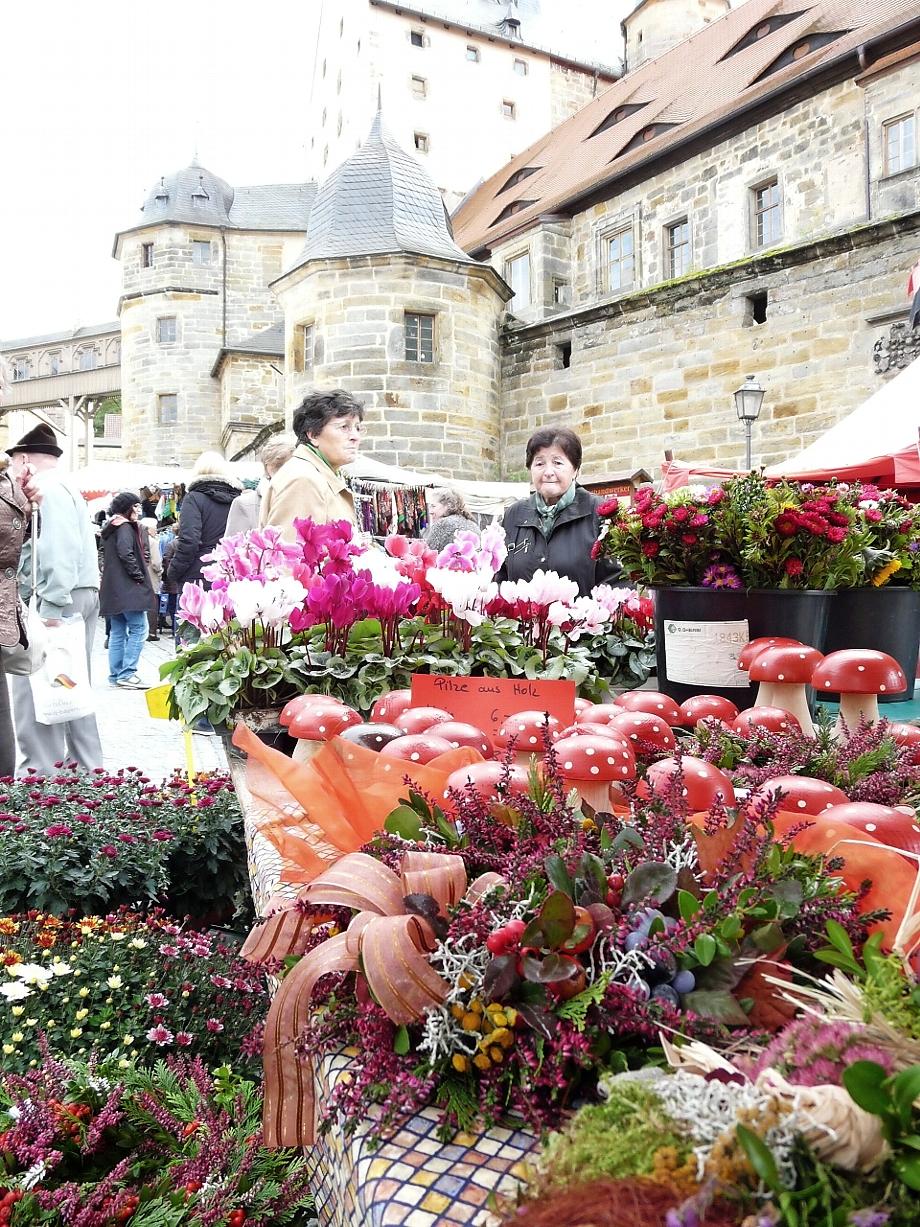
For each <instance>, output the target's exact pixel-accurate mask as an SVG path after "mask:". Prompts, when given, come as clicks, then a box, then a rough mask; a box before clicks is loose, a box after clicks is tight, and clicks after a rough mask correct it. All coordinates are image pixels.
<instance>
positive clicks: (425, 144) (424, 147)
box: [412, 132, 431, 153]
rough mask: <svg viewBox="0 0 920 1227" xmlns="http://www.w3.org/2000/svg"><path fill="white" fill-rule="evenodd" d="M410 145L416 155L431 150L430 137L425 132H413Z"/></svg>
mask: <svg viewBox="0 0 920 1227" xmlns="http://www.w3.org/2000/svg"><path fill="white" fill-rule="evenodd" d="M412 143H413V145H414V146H415V149H416V152H418V153H428V152H429V150H430V149H431V137H430V136H429V135H428V133H427V132H413V133H412Z"/></svg>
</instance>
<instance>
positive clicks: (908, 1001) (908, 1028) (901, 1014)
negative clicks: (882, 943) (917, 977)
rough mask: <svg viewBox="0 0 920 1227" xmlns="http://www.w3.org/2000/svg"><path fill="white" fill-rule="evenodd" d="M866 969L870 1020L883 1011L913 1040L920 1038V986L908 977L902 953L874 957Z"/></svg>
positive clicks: (866, 992)
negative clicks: (902, 961) (899, 955)
mask: <svg viewBox="0 0 920 1227" xmlns="http://www.w3.org/2000/svg"><path fill="white" fill-rule="evenodd" d="M866 970H867V972H868V974H867V976H866V982H865V984H864V985H863V997H864V999H865V1003H866V1021H867V1022H868V1021H869V1019H870V1018H871V1017H872V1015H873V1014H881V1015H883V1017H885V1018H887V1019H888V1021H889V1022H890V1023H891V1024H892V1026H894V1027H896V1028H897V1029H898V1030H899V1031H901V1032H903V1033H904V1034H905V1035H909V1036H910V1038H911V1039H912V1040H920V988H917V987H916V986H915V985H914V984H913V983H912V982H911V981H910V980H908V978H907V976H906V975H905V974H904V967H903V964H902V963H901V960H900V959H899V958H898V956H897V955H896V954H890V955H888V957H887V958H876V959H873V960H872V961H871V963H868V964H867V969H866Z"/></svg>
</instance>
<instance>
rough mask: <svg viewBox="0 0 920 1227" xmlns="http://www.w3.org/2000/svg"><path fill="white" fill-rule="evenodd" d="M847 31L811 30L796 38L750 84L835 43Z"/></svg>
mask: <svg viewBox="0 0 920 1227" xmlns="http://www.w3.org/2000/svg"><path fill="white" fill-rule="evenodd" d="M848 33H849V31H848V30H831V31H829V32H828V33H826V34H822V33H819V32H818V31H813V32H812V33H811V34H808V35H806V36H805V37H804V38H800V39H797V40H796V42H794V43H793V44H792V46H791V47H787V48H786V50H785V51H784V52H783V53H782V55H779V56H777V57H776V59H775V60H774V61H773V63H772V64H770V65H769V66H768V67H767V68H765V69H764V70H763V72H762V73H761V74H760V76H759V77H757V78H755V81H753V82H752V83H751V84H756V82H757V81H763V79H764V78H765V77H770V76H772V75H773V73H775V72H779V71H780V69H782V68H788V67H789V65H790V64H796V63H798V61H799V60H804V59H805V57H806V56H808V55H811V54H812V52H814V51H819V50H820V49H821V48H822V47H826V46H828V44H830V43H835V42H836V41H837V39H838V38H843V36H844V35H845V34H848Z"/></svg>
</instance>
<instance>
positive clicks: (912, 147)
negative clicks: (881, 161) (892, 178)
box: [882, 115, 917, 175]
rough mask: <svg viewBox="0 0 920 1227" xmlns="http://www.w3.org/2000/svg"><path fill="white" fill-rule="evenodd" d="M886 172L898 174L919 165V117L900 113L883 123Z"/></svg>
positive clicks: (887, 173)
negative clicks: (895, 117)
mask: <svg viewBox="0 0 920 1227" xmlns="http://www.w3.org/2000/svg"><path fill="white" fill-rule="evenodd" d="M882 132H883V136H884V147H885V174H886V175H897V174H900V172H901V171H902V170H910V169H911V167H913V166H916V165H917V117H916V115H900V116H898V118H897V119H889V120H888V122H887V123H885V124H883V125H882Z"/></svg>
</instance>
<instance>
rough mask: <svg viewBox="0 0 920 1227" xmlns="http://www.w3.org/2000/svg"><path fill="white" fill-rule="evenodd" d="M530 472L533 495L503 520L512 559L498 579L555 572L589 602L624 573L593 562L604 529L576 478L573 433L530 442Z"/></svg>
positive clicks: (547, 434)
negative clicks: (595, 589) (600, 586)
mask: <svg viewBox="0 0 920 1227" xmlns="http://www.w3.org/2000/svg"><path fill="white" fill-rule="evenodd" d="M526 458H527V468H528V469H529V470H530V480H531V484H532V485H533V494H531V495H530V497H529V498H524V499H520V500H519V501H518V502H517V503H512V504H511V506H510V507H509V508H508V509H507V511H506V512H505V514H504V516H503V517H502V526H503V528H504V530H505V538H506V541H507V544H508V557H507V558H506V559H505V563H504V565H503V566H502V568H501V570H500V571H499V573H498V575H497V577H496V578H497V579H499V580H503V579H511V580H519V579H522V580H529V579H532V578H533V576H534V573H535V572H536V571H555V572H557V573H558V574H559V575H565V576H566V577H567V578H568V579H571V580H574V581H575V583H576V584H578V594H579V596H588V595H589V594H590V592H591V589H592V588H593V587H594V586H595V584H604V583H607V582H608V581H609V580H611V579H613V578H615V577H616V575H617V574H618V573H619V567H618V566H617V565H616V564H615V563H611V562H610V561H609V560H608V559H603V558H598V559H595V558H592V557H591V548H592V546H593V545H594V543H595V541H596V540H597V534H598V531H599V528H600V521H599V519H598V514H597V508H598V505H599V503H600V501H601V500H600V499H598V498H595V496H594V495H593V494H591V493H590V492H589V491H588V490H585V489H584V487H583V486H579V485H578V482H577V480H576V478H577V477H578V470H579V469H580V468H581V440H580V439H579V437H578V435H576V434H575V432H574V431H573V430H567V429H565V428H556V427H552V426H547V427H544V428H543V429H542V430H537V431H535V432H534V433H533V434H532V435H531V436H530V438H529V439H528V440H527V453H526Z"/></svg>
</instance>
